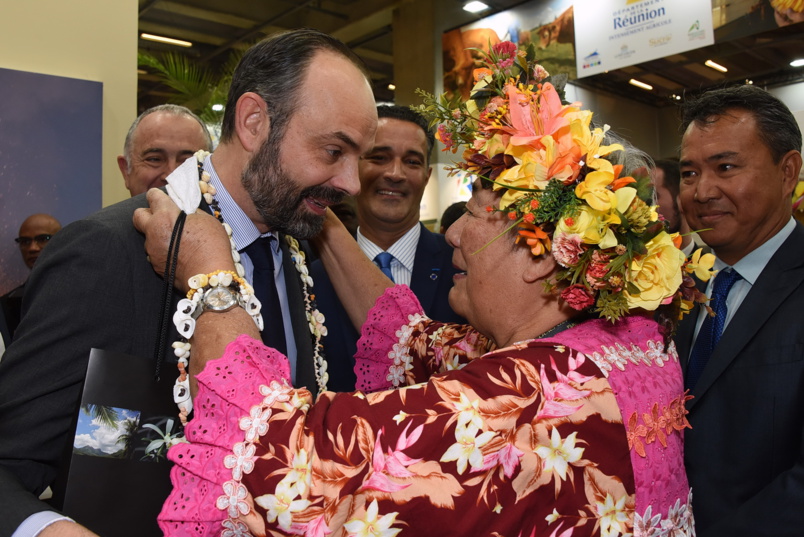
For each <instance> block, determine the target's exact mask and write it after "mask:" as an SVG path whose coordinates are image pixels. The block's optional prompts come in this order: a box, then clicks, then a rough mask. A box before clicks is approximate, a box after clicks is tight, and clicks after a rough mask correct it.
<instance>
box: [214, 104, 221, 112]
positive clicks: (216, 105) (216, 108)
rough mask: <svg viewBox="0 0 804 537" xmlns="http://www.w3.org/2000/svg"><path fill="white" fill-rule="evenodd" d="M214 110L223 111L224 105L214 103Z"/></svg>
mask: <svg viewBox="0 0 804 537" xmlns="http://www.w3.org/2000/svg"><path fill="white" fill-rule="evenodd" d="M212 111H213V112H221V111H223V105H222V104H220V103H217V104H213V105H212Z"/></svg>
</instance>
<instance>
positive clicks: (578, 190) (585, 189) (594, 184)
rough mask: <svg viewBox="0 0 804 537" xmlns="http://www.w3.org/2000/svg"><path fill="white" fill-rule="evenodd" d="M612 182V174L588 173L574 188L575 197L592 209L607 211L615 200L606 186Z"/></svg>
mask: <svg viewBox="0 0 804 537" xmlns="http://www.w3.org/2000/svg"><path fill="white" fill-rule="evenodd" d="M613 180H614V174H613V173H608V172H590V173H588V174H587V175H586V177H585V178H584V180H583V181H581V182H580V183H578V186H576V187H575V195H576V196H578V197H579V198H581V199H583V200H584V201H586V203H588V204H589V205H590V206H591V207H592V208H593V209H596V210H598V211H609V210H611V206H612V205H614V203H615V201H616V199H615V197H614V192H612V191H611V190H609V189H608V186H609V185H610V184H611V182H612V181H613Z"/></svg>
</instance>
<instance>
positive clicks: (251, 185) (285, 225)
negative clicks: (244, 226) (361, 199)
mask: <svg viewBox="0 0 804 537" xmlns="http://www.w3.org/2000/svg"><path fill="white" fill-rule="evenodd" d="M271 134H274V132H273V131H272V132H271ZM276 138H281V137H280V136H276ZM280 145H281V141H280V140H275V139H274V136H271V135H269V136H268V137H267V138H266V139H265V142H263V144H262V147H260V149H259V151H258V152H257V153H256V154H255V155H254V156H253V157H252V158H251V160H250V161H249V163H248V166H246V169H245V170H244V171H243V176H242V178H241V182H242V184H243V188H245V190H246V192H247V193H248V195H249V196H250V197H251V201H252V202H253V203H254V206H255V207H256V209H257V213H258V214H259V215H260V218H261V219H262V222H263V223H264V224H265V225H266V226H268V228H269V229H270V230H271V231H279V232H281V233H285V234H287V235H291V236H293V237H296V238H299V239H309V238H311V237H314V236H315V235H317V234H318V233H319V232H320V231H321V228H322V227H324V217H323V216H319V215H317V214H315V213H313V212H311V211H310V210H308V209H307V208H306V207H305V206H304V205H305V199H306V198H314V199H316V200H318V201H323V202H327V203H329V204H331V205H334V204H335V203H339V202H340V201H341V200H343V197H344V195H345V194H344V193H343V192H341V191H340V190H336V189H334V188H330V187H326V186H323V185H317V186H311V187H307V188H304V189H301V188H299V187H298V186H297V185H296V183H295V182H294V181H293V179H291V178H290V177H289V176H288V175H287V173H285V171H284V170H283V169H282V164H281V160H280V154H279V147H280Z"/></svg>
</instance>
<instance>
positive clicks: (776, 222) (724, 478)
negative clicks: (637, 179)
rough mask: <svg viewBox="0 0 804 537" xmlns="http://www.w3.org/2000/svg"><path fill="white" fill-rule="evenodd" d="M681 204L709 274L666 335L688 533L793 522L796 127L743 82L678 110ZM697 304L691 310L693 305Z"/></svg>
mask: <svg viewBox="0 0 804 537" xmlns="http://www.w3.org/2000/svg"><path fill="white" fill-rule="evenodd" d="M682 114H683V118H682V129H683V130H684V136H683V139H682V143H681V160H680V165H681V177H682V181H681V195H680V199H681V205H682V207H683V209H684V214H685V215H686V217H687V220H688V222H689V224H690V226H691V227H692V228H693V229H700V230H701V231H700V235H701V238H702V239H703V240H704V241H706V243H707V244H708V245H709V246H711V247H712V250H713V251H714V253H715V255H716V256H717V260H716V262H715V268H716V269H718V271H719V272H718V273H717V275H716V276H715V278H713V279H712V280H710V282H709V284H708V287H707V289H706V294H707V296H709V297H710V299H711V307H712V308H713V309H714V311H715V314H716V315H715V317H714V318H713V317H710V316H708V315H706V313H705V311H703V310H701V308H698V310H694V311H693V313H692V314H690V315H688V316H687V317H685V319H684V321H682V323H681V325H680V327H679V330H678V333H677V336H676V338H675V340H676V344H677V345H678V354H679V359H680V360H681V363H682V368H683V371H684V374H685V386H686V387H687V388H688V389H689V390H690V395H692V398H691V399H690V400H689V401H688V403H687V408H688V410H689V415H688V419H689V422H690V424H691V425H692V429H691V430H687V431H685V433H684V455H685V457H684V458H685V464H686V468H687V475H688V477H689V481H690V485H691V487H692V491H693V492H692V494H693V495H692V506H693V512H694V515H695V522H696V529H697V534H698V536H699V537H715V536H717V537H726V536H728V537H739V536H749V535H750V536H752V537H756V536H762V535H767V536H774V537H778V536H786V535H790V536H792V535H801V533H802V528H804V440H803V439H804V388H803V387H804V351H803V349H804V317H802V316H801V305H802V304H804V255H802V252H804V227H802V225H801V224H797V223H796V222H795V220H793V218H792V217H791V215H790V213H791V203H792V202H791V193H792V192H793V188H794V186H795V184H796V181H797V180H798V174H799V170H800V168H801V132H800V130H799V127H798V125H797V124H796V121H795V118H794V117H793V115H792V114H791V113H790V110H788V109H787V107H786V106H785V105H784V104H783V103H782V102H781V101H779V100H778V99H777V98H776V97H774V96H773V95H771V94H770V93H768V92H766V91H765V90H762V89H760V88H758V87H755V86H751V85H744V86H737V87H731V88H725V89H720V90H715V91H710V92H707V93H705V94H704V95H703V96H701V97H700V98H699V99H697V100H695V101H691V102H687V103H685V104H684V106H683V109H682ZM696 313H697V314H696Z"/></svg>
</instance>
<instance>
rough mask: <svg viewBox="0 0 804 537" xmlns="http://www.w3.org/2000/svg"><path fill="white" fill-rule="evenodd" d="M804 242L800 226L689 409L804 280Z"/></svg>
mask: <svg viewBox="0 0 804 537" xmlns="http://www.w3.org/2000/svg"><path fill="white" fill-rule="evenodd" d="M803 241H804V228H802V227H801V226H800V225H797V226H796V228H795V229H794V230H793V233H792V234H791V235H790V237H788V238H787V240H786V241H785V242H784V243H783V244H782V246H781V248H779V250H777V252H776V253H775V254H774V256H773V257H772V258H771V260H770V261H769V262H768V264H767V266H766V267H765V269H764V270H763V271H762V274H760V276H759V278H758V279H757V281H756V283H755V284H754V285H753V286H752V287H751V290H750V291H749V292H748V295H747V296H746V297H745V300H743V302H742V304H741V305H740V308H739V309H738V310H737V312H736V313H735V314H734V317H732V319H731V322H729V325H728V326H727V327H726V330H725V331H724V332H723V336H722V337H721V339H720V343H718V346H717V348H716V349H715V351H714V352H713V353H712V357H711V358H710V359H709V363H707V364H706V368H704V370H703V373H701V378H700V379H698V383H697V384H696V386H695V389H694V390H692V395H693V396H695V399H693V400H692V401H691V404H690V405H689V408H693V407H694V406H695V403H696V401H698V400H700V399H701V398H702V396H703V394H705V393H706V391H707V390H708V389H709V388H710V387H711V386H712V385H713V384H714V383H715V381H716V380H717V379H718V377H720V375H722V374H723V372H724V371H725V370H726V368H728V367H729V365H730V364H731V363H732V362H733V361H734V359H735V358H736V357H737V356H738V355H739V354H740V352H741V351H742V350H743V349H744V348H745V346H746V345H747V344H748V343H749V342H750V341H751V340H752V339H753V338H754V336H755V335H756V334H757V332H758V331H759V330H761V329H762V326H763V325H764V324H765V323H766V322H768V319H770V317H771V316H772V315H773V312H774V311H776V309H777V308H778V307H779V306H780V305H781V304H782V302H784V301H785V300H786V299H787V296H788V294H789V291H790V289H795V288H796V287H798V286H799V285H800V284H801V283H802V281H804V266H802V264H803V262H804V260H803V259H802V257H801V254H800V250H799V249H798V245H800V244H801V243H802V242H803Z"/></svg>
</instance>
